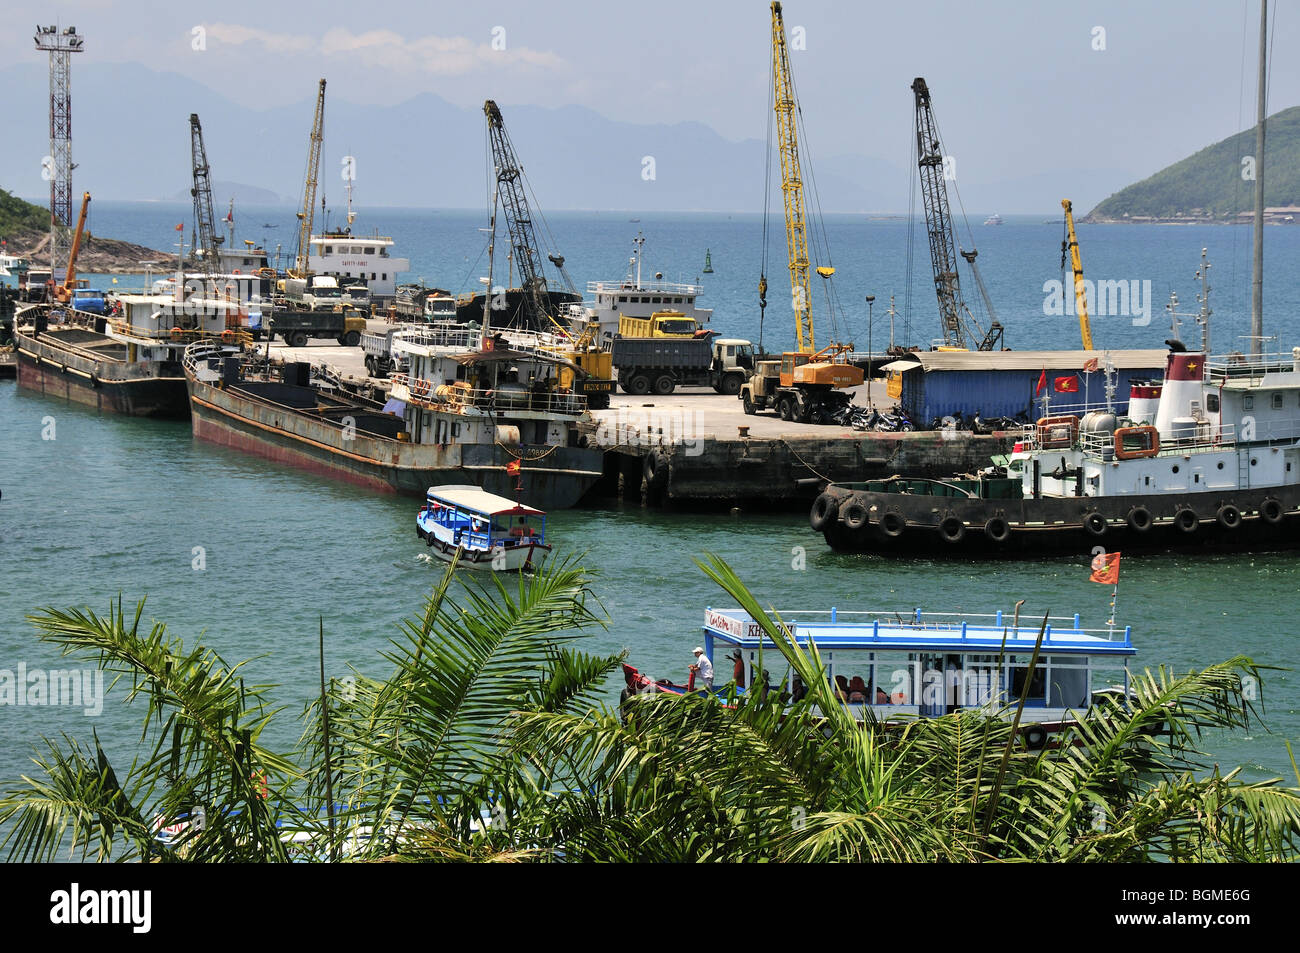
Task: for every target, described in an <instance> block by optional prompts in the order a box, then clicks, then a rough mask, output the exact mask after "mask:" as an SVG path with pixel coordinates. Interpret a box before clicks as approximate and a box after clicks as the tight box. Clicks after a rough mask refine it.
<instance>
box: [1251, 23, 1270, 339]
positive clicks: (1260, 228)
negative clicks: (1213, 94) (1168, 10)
mask: <svg viewBox="0 0 1300 953" xmlns="http://www.w3.org/2000/svg"><path fill="white" fill-rule="evenodd" d="M1267 37H1268V0H1260V3H1259V91H1258V95H1257V97H1256V102H1257V107H1256V121H1255V254H1254V262H1253V264H1252V266H1251V273H1250V354H1251V357H1259V355H1260V352H1261V350H1262V347H1263V343H1264V126H1265V100H1266V98H1267V97H1266V93H1267V90H1268V87H1267V85H1266V84H1267V81H1268V76H1267V70H1266V69H1265V61H1264V57H1265V56H1266V50H1267V48H1266V45H1265V44H1266V41H1267Z"/></svg>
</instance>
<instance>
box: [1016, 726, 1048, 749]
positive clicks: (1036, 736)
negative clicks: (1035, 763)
mask: <svg viewBox="0 0 1300 953" xmlns="http://www.w3.org/2000/svg"><path fill="white" fill-rule="evenodd" d="M1022 735H1023V737H1024V739H1025V747H1026V748H1028V749H1029V750H1030V751H1042V750H1043V749H1044V748H1045V747H1047V729H1046V728H1044V727H1043V726H1042V725H1030V726H1029V727H1028V728H1026V729H1025V730H1024V731H1023V732H1022Z"/></svg>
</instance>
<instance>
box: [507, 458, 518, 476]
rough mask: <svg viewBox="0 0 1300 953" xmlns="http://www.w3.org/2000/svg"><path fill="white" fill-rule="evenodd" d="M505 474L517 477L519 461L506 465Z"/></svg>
mask: <svg viewBox="0 0 1300 953" xmlns="http://www.w3.org/2000/svg"><path fill="white" fill-rule="evenodd" d="M506 473H509V474H510V475H511V476H518V475H519V461H518V460H511V461H510V462H509V463H507V464H506Z"/></svg>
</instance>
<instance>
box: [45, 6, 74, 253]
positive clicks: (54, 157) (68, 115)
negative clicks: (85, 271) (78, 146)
mask: <svg viewBox="0 0 1300 953" xmlns="http://www.w3.org/2000/svg"><path fill="white" fill-rule="evenodd" d="M84 43H85V38H84V37H81V36H78V35H77V28H76V27H75V26H70V27H65V28H64V29H63V31H62V32H60V31H59V28H58V27H54V26H38V27H37V28H36V48H37V49H38V50H45V51H47V52H48V53H49V54H50V156H49V159H48V160H47V161H46V163H45V165H44V166H43V168H42V172H43V174H44V175H46V176H47V177H48V178H49V180H50V277H52V278H53V277H56V273H57V270H58V267H59V264H60V263H61V262H63V261H64V259H65V257H66V251H67V245H68V229H69V228H70V227H71V225H72V170H73V169H74V168H76V166H74V165H73V164H72V92H71V90H72V85H71V78H72V74H71V69H70V62H69V59H68V57H69V55H70V54H72V53H80V52H81V49H82V45H83V44H84Z"/></svg>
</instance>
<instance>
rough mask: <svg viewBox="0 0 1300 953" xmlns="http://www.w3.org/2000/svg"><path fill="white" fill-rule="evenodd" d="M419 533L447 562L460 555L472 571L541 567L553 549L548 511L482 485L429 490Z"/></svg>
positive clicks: (418, 518) (417, 525)
mask: <svg viewBox="0 0 1300 953" xmlns="http://www.w3.org/2000/svg"><path fill="white" fill-rule="evenodd" d="M415 531H416V533H417V534H418V535H419V537H420V539H422V540H424V541H425V543H427V544H428V546H429V547H430V548H431V549H432V550H433V551H434V554H435V555H436V556H437V557H438V558H439V559H441V560H443V561H444V562H451V559H452V557H453V556H454V555H455V554H456V552H457V551H459V552H460V561H459V562H458V563H457V565H458V566H462V567H465V568H467V569H481V570H488V571H493V572H518V571H520V570H522V569H536V568H538V567H539V566H541V564H542V561H543V560H544V559H545V558H546V556H547V555H548V554H549V553H550V551H551V547H550V545H549V544H548V543H547V542H546V513H544V512H543V511H542V510H538V509H534V508H533V507H531V506H525V505H524V504H522V503H517V502H515V501H514V500H509V499H506V498H505V497H504V496H497V495H496V494H494V493H488V492H487V491H486V490H483V489H480V488H479V487H477V486H431V487H429V492H428V495H427V497H426V499H425V504H424V506H423V507H421V508H420V511H419V512H418V513H417V514H416V516H415Z"/></svg>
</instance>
